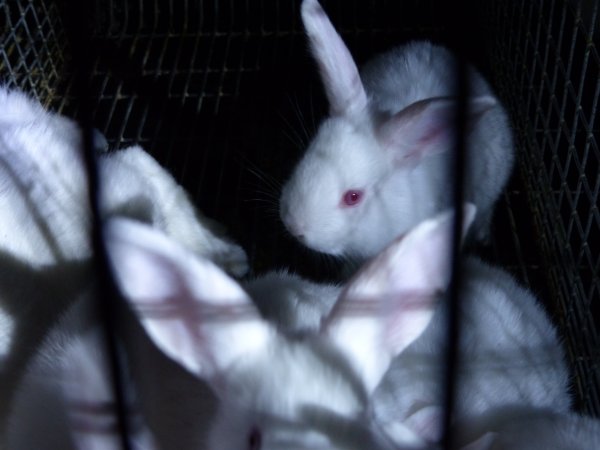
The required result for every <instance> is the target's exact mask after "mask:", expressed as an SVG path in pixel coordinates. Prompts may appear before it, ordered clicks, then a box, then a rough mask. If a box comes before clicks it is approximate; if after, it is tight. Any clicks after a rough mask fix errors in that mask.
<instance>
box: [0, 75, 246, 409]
mask: <svg viewBox="0 0 600 450" xmlns="http://www.w3.org/2000/svg"><path fill="white" fill-rule="evenodd" d="M80 135H81V133H80V130H79V127H78V126H77V124H76V123H75V122H73V121H71V120H70V119H67V118H66V117H62V116H60V115H57V114H53V113H50V112H47V111H46V110H45V109H44V108H43V107H42V106H41V105H40V104H39V102H37V101H35V100H32V99H30V98H29V97H28V96H26V95H25V94H23V93H21V92H19V91H16V90H11V89H8V88H6V87H0V214H1V215H0V278H1V281H2V283H0V284H1V285H2V287H3V290H2V293H0V324H1V325H2V330H1V331H0V365H1V366H2V371H0V395H1V397H2V398H1V400H2V401H0V421H2V419H3V418H4V417H5V415H6V414H7V410H8V408H9V406H10V398H12V393H13V390H14V387H15V385H16V383H17V382H18V381H19V378H20V376H21V374H22V373H23V371H24V368H25V366H26V365H27V363H28V360H29V359H30V357H31V356H32V354H33V353H34V352H35V351H36V349H37V348H38V345H39V343H40V342H41V340H42V339H43V336H44V335H45V334H46V333H47V332H48V330H49V328H50V327H52V325H53V322H54V320H56V318H57V317H59V316H60V315H61V313H62V312H63V310H64V309H65V308H67V307H68V305H70V304H71V303H72V302H73V301H74V300H75V299H76V298H77V296H78V295H79V294H80V292H79V289H80V287H81V284H82V283H85V282H86V280H87V278H86V277H88V276H89V273H88V274H85V273H84V272H85V271H86V270H89V259H90V257H91V243H90V240H89V231H90V229H89V227H90V213H89V206H88V191H87V181H86V172H85V168H84V163H83V159H82V154H81V136H80ZM95 141H96V142H95V145H96V147H98V148H97V150H102V147H104V146H105V142H102V139H98V137H96V138H95ZM98 168H99V171H100V173H101V175H102V178H103V180H102V181H103V184H102V187H103V191H102V196H103V197H102V198H103V201H102V204H101V209H102V211H101V212H102V214H103V215H105V216H111V215H112V216H114V215H127V216H129V217H132V218H135V219H138V220H145V221H147V222H149V223H150V224H151V225H153V226H155V227H157V228H160V229H162V230H163V231H164V232H166V233H167V234H170V235H171V236H172V237H173V238H174V239H176V240H178V241H180V242H181V243H182V244H183V245H186V246H188V247H189V248H190V250H192V251H194V252H196V253H199V254H201V255H203V256H205V257H208V258H210V259H213V260H214V261H215V262H216V263H217V264H220V265H221V266H223V267H224V268H225V269H226V270H230V271H231V272H232V273H235V274H237V275H240V274H242V273H244V272H245V271H246V269H247V258H246V255H245V253H244V251H243V250H242V249H241V247H239V246H237V245H235V244H233V243H231V242H229V241H228V240H226V239H222V238H221V237H219V236H218V235H217V234H215V232H214V231H213V230H212V229H213V228H215V227H214V224H213V223H212V222H210V221H208V220H207V219H206V218H204V217H203V216H201V215H199V214H196V213H195V211H194V208H193V206H192V205H191V203H190V202H189V199H188V198H187V196H186V195H185V192H183V190H182V188H181V187H180V186H178V185H177V183H176V182H175V180H174V179H173V177H172V176H171V175H170V174H168V173H167V172H166V171H165V170H164V169H162V168H161V167H160V165H159V164H158V163H157V162H156V161H154V159H152V157H151V156H150V155H148V154H146V153H145V152H144V151H143V150H142V149H141V148H139V147H132V148H129V149H125V150H122V151H119V152H114V153H102V154H99V155H98ZM161 202H164V206H163V204H162V203H161ZM188 378H191V377H188Z"/></svg>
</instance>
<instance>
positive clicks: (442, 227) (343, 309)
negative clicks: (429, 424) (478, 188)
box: [324, 205, 475, 389]
mask: <svg viewBox="0 0 600 450" xmlns="http://www.w3.org/2000/svg"><path fill="white" fill-rule="evenodd" d="M474 209H475V207H474V206H472V205H466V206H465V219H464V222H465V227H464V230H465V231H464V233H466V230H467V229H468V227H469V225H470V223H471V222H472V220H473V217H474V212H475V211H474ZM453 225H454V214H453V213H451V212H446V213H443V214H440V215H438V216H436V217H435V218H433V219H430V220H427V221H424V222H422V223H421V224H419V225H418V226H416V227H415V228H414V229H412V230H411V231H409V232H408V233H407V234H406V235H405V236H404V237H402V238H398V239H396V240H395V241H394V242H392V244H390V245H389V246H388V247H387V248H386V249H385V250H384V251H383V252H382V253H380V254H379V255H378V256H376V257H375V258H374V259H373V260H372V261H371V262H370V263H368V264H367V265H366V266H365V267H363V269H361V270H360V271H359V272H358V273H357V275H356V276H355V277H354V278H353V279H352V280H351V281H350V282H349V283H348V285H347V286H346V288H345V289H344V291H343V292H342V294H341V295H340V298H339V299H338V301H337V303H336V304H335V306H334V308H333V309H332V312H331V313H330V315H329V317H327V319H326V320H325V322H324V329H325V331H326V332H327V334H328V335H329V336H330V337H331V338H332V340H333V341H334V342H336V344H337V345H338V347H339V348H340V349H341V350H342V351H343V352H344V353H345V354H346V355H347V356H348V357H349V359H350V362H351V363H352V364H353V365H354V367H355V368H356V369H357V371H358V373H359V374H361V375H362V377H363V381H364V382H365V385H366V387H367V388H368V389H373V388H374V387H375V386H376V385H377V383H378V382H379V379H380V377H381V376H382V375H383V373H384V372H385V371H386V370H387V368H388V365H389V363H390V361H391V358H393V357H394V356H396V355H398V354H399V353H401V352H402V351H403V350H404V349H405V348H406V347H407V346H408V345H410V344H411V343H412V342H413V341H414V340H415V339H417V338H418V337H419V336H420V335H421V333H422V332H423V331H424V330H425V328H426V327H427V326H428V324H429V322H430V320H431V318H432V316H433V313H434V311H435V309H436V307H437V300H438V296H439V294H440V292H443V291H444V290H445V289H446V288H447V285H448V282H449V281H450V271H451V261H450V249H451V245H452V228H453Z"/></svg>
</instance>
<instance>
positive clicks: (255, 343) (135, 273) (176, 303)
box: [106, 219, 273, 388]
mask: <svg viewBox="0 0 600 450" xmlns="http://www.w3.org/2000/svg"><path fill="white" fill-rule="evenodd" d="M106 240H107V247H108V251H109V256H110V260H111V262H112V265H113V269H114V272H115V278H116V280H117V283H118V285H119V286H120V288H121V291H122V293H123V295H124V296H125V297H126V298H127V300H128V301H129V302H130V303H131V304H132V306H133V308H134V310H135V311H136V313H137V314H138V316H139V318H140V320H141V323H142V325H143V327H144V328H145V329H146V331H147V332H148V334H149V336H150V338H151V339H152V340H153V341H154V342H155V344H156V345H157V346H158V347H159V348H160V349H161V350H162V351H164V352H165V354H167V355H168V356H169V357H171V358H173V359H174V360H175V361H177V362H179V363H180V364H181V365H183V366H184V367H185V368H187V369H188V370H190V371H191V372H192V373H194V374H196V375H197V376H199V377H201V378H203V379H205V380H206V381H209V382H213V387H217V388H218V387H220V386H219V385H218V382H219V381H221V377H220V375H224V374H225V373H226V371H227V368H228V366H229V365H230V364H231V363H233V362H234V361H235V360H236V359H238V358H239V357H241V356H243V355H245V354H247V353H250V352H253V351H255V350H260V349H261V348H262V347H263V346H264V345H265V343H266V340H267V339H268V337H269V336H270V335H271V333H272V332H273V329H272V328H271V327H270V326H268V325H267V323H266V322H264V321H263V320H262V319H261V318H260V316H259V314H258V312H257V310H256V308H255V307H254V305H253V304H252V303H251V300H250V298H249V297H248V295H247V294H246V293H245V292H244V290H243V289H242V288H241V287H240V286H239V285H238V284H237V283H236V282H235V281H234V280H233V279H231V278H230V277H229V276H227V275H226V274H225V273H224V272H223V271H221V270H220V269H219V268H218V267H217V266H215V265H214V264H212V263H211V262H210V261H208V260H203V259H199V258H198V257H196V256H195V255H194V254H192V253H191V252H188V251H186V250H185V249H183V248H182V247H180V246H179V245H178V244H177V243H175V242H174V241H172V240H170V239H169V238H168V237H166V236H165V235H163V234H162V233H161V232H159V231H157V230H154V229H152V228H151V227H149V226H147V225H143V224H141V223H137V222H134V221H131V220H126V219H113V220H111V221H110V222H109V223H108V225H107V227H106ZM214 382H217V385H215V384H214Z"/></svg>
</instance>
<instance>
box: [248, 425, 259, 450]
mask: <svg viewBox="0 0 600 450" xmlns="http://www.w3.org/2000/svg"><path fill="white" fill-rule="evenodd" d="M261 447H262V434H261V432H260V429H259V428H258V427H256V426H254V427H252V428H251V429H250V433H249V434H248V450H260V448H261Z"/></svg>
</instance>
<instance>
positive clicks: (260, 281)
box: [242, 270, 342, 333]
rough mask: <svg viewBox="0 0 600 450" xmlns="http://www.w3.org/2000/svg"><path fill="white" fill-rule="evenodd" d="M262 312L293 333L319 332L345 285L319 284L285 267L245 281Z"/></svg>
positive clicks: (243, 285) (247, 289) (278, 325)
mask: <svg viewBox="0 0 600 450" xmlns="http://www.w3.org/2000/svg"><path fill="white" fill-rule="evenodd" d="M242 287H243V288H244V289H245V290H246V292H248V294H249V295H250V297H251V298H252V300H253V302H254V304H255V305H256V307H257V308H258V310H259V311H260V313H261V315H262V316H263V317H264V318H265V319H267V320H268V321H270V322H273V323H275V324H276V325H277V327H278V328H279V329H281V330H285V331H286V332H290V333H301V332H304V331H316V330H318V329H319V327H320V326H321V319H322V318H323V317H325V316H327V314H329V312H330V311H331V308H332V307H333V305H334V303H335V301H336V300H337V298H338V297H339V295H340V292H341V290H342V287H341V286H340V285H336V284H330V283H316V282H313V281H310V280H306V279H304V278H302V277H300V276H299V275H297V274H294V273H290V272H287V271H285V270H279V271H271V272H267V273H266V274H264V275H261V276H259V277H256V278H253V279H251V280H248V281H244V282H242Z"/></svg>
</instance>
